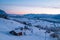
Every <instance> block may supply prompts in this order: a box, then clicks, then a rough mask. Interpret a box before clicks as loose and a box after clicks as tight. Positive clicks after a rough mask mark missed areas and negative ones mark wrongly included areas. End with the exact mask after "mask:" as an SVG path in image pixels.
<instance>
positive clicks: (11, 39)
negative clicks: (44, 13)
mask: <svg viewBox="0 0 60 40" xmlns="http://www.w3.org/2000/svg"><path fill="white" fill-rule="evenodd" d="M23 26H24V24H21V23H18V22H15V21H12V20H7V19H3V18H0V40H45V30H42V29H41V30H39V29H38V28H36V27H32V28H33V34H30V35H29V34H27V35H25V36H24V35H23V36H14V35H11V34H9V31H11V30H13V29H15V28H17V27H23ZM26 32H27V33H29V32H28V31H26ZM46 39H47V40H55V39H54V38H51V37H50V36H49V34H48V33H47V34H46Z"/></svg>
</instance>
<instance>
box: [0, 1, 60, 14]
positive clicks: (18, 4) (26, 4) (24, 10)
mask: <svg viewBox="0 0 60 40" xmlns="http://www.w3.org/2000/svg"><path fill="white" fill-rule="evenodd" d="M0 9H2V10H4V11H6V12H7V13H9V14H29V13H32V14H60V0H0Z"/></svg>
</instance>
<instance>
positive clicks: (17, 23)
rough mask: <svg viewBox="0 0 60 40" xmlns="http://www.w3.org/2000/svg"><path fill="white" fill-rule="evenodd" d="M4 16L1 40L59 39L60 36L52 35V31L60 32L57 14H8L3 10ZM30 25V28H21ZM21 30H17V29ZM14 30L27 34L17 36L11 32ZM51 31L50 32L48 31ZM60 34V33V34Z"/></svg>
mask: <svg viewBox="0 0 60 40" xmlns="http://www.w3.org/2000/svg"><path fill="white" fill-rule="evenodd" d="M1 13H2V14H3V15H7V16H5V17H7V18H4V17H2V16H3V15H2V16H1V18H0V40H58V39H60V37H56V38H53V37H55V35H54V36H53V37H51V36H50V35H51V34H52V33H57V32H60V19H59V18H58V19H57V17H58V16H57V15H47V14H26V15H16V14H7V13H5V12H4V11H3V10H2V11H0V15H1ZM21 27H22V28H24V27H28V29H29V30H26V29H25V30H24V29H23V30H22V31H21V30H20V29H19V28H21ZM17 28H18V29H19V30H15V29H17ZM12 30H14V31H15V32H16V33H19V32H22V33H24V32H25V35H24V34H22V36H15V35H12V34H10V33H9V32H10V31H12ZM48 32H49V33H48ZM59 36H60V35H59Z"/></svg>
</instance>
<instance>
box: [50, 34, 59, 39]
mask: <svg viewBox="0 0 60 40" xmlns="http://www.w3.org/2000/svg"><path fill="white" fill-rule="evenodd" d="M50 36H51V37H53V38H59V35H58V34H55V33H52V34H51V35H50Z"/></svg>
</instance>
